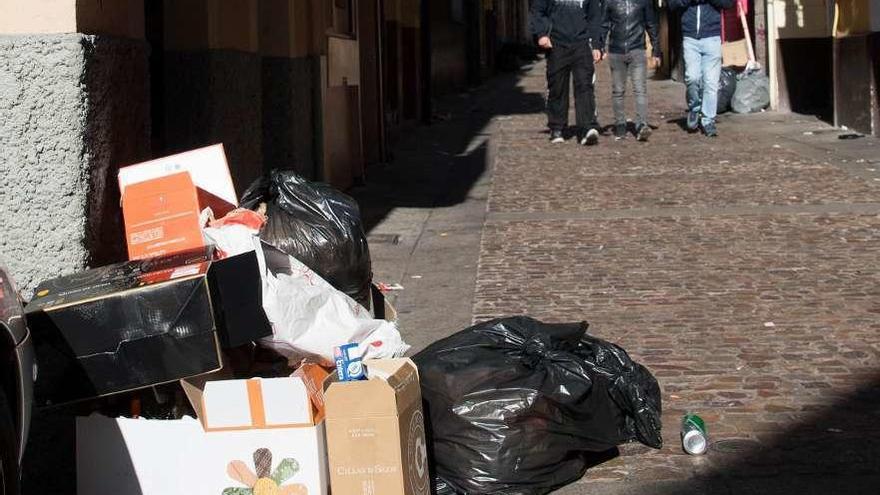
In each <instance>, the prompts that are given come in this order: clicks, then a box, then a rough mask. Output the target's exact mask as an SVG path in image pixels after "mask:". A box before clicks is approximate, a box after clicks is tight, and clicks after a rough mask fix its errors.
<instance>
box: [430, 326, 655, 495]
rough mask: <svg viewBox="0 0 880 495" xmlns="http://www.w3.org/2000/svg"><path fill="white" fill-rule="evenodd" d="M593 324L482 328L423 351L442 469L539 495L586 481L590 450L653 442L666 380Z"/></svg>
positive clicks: (445, 475)
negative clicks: (593, 333)
mask: <svg viewBox="0 0 880 495" xmlns="http://www.w3.org/2000/svg"><path fill="white" fill-rule="evenodd" d="M586 329H587V324H586V323H574V324H545V323H542V322H540V321H537V320H534V319H532V318H527V317H515V318H506V319H500V320H493V321H490V322H486V323H482V324H478V325H475V326H473V327H471V328H468V329H466V330H463V331H461V332H459V333H457V334H455V335H452V336H451V337H448V338H446V339H444V340H441V341H439V342H436V343H435V344H433V345H431V346H430V347H428V348H427V349H425V350H424V351H422V352H420V353H418V354H417V355H416V356H415V357H414V360H415V362H416V364H417V365H418V367H419V374H420V379H421V384H422V396H423V398H424V400H425V402H426V413H427V419H428V423H429V425H428V427H427V430H428V432H429V437H430V439H431V445H432V447H431V448H432V452H433V460H434V463H435V470H436V476H437V477H438V479H440V480H442V481H444V482H446V483H447V484H448V485H449V487H447V488H449V489H451V490H453V491H456V492H463V493H468V494H471V495H479V494H490V493H493V494H509V495H513V494H516V495H537V494H544V493H549V492H550V491H552V490H554V489H556V488H559V487H561V486H563V485H566V484H568V483H571V482H574V481H576V480H578V479H580V478H581V477H582V476H583V474H584V472H585V470H586V469H587V466H588V460H587V459H586V457H587V454H588V453H592V452H605V451H607V450H609V449H612V448H614V447H615V446H617V445H619V444H622V443H627V442H630V441H636V440H637V441H640V442H642V443H643V444H645V445H648V446H650V447H654V448H660V447H661V446H662V438H661V436H660V427H661V422H660V413H661V405H660V387H659V385H658V384H657V381H656V380H655V379H654V377H653V376H652V375H651V373H650V372H648V371H647V370H646V369H645V368H644V367H642V366H641V365H639V364H637V363H635V362H633V361H632V360H631V359H630V358H629V356H628V355H627V353H626V352H625V351H624V350H623V349H621V348H620V347H618V346H616V345H614V344H610V343H608V342H605V341H603V340H600V339H597V338H594V337H590V336H588V335H586Z"/></svg>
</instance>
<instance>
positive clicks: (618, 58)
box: [601, 0, 661, 141]
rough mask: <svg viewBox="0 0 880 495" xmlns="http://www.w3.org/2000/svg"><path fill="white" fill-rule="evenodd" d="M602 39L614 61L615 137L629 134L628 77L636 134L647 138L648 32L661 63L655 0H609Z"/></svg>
mask: <svg viewBox="0 0 880 495" xmlns="http://www.w3.org/2000/svg"><path fill="white" fill-rule="evenodd" d="M603 15H604V21H603V22H602V34H601V39H602V40H603V41H604V40H605V39H606V37H607V39H608V55H607V57H608V58H609V59H610V60H611V78H612V86H611V94H612V103H613V106H614V121H615V122H614V137H615V138H617V139H623V138H624V137H626V113H625V112H624V102H623V98H624V96H625V95H626V85H627V80H628V79H630V80H632V85H633V93H635V96H636V135H637V136H638V139H639V141H647V140H648V137H649V136H650V135H651V127H650V126H649V125H648V67H647V65H648V59H647V53H646V46H645V32H646V31H647V33H648V36H649V37H650V38H651V48H652V54H651V55H652V59H653V61H654V65H655V66H658V65H660V60H661V53H660V42H659V39H658V35H657V31H658V23H657V10H656V8H655V7H654V0H605V8H604V11H603Z"/></svg>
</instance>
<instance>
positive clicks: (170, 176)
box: [118, 144, 238, 260]
mask: <svg viewBox="0 0 880 495" xmlns="http://www.w3.org/2000/svg"><path fill="white" fill-rule="evenodd" d="M118 180H119V191H120V194H121V195H122V216H123V218H124V220H125V234H126V243H127V244H128V257H129V259H132V260H135V259H143V258H152V257H156V256H164V255H167V254H174V253H177V252H180V251H187V250H190V249H198V248H200V247H202V246H203V245H204V241H203V240H202V233H201V230H200V229H199V227H200V225H199V214H200V213H201V212H202V211H203V210H205V208H211V210H212V211H213V213H214V216H215V217H216V218H221V217H223V216H224V215H226V214H227V213H229V212H230V211H232V210H233V209H235V208H236V207H237V206H238V199H237V197H236V193H235V186H234V185H233V183H232V177H231V176H230V174H229V165H228V163H227V161H226V153H225V151H224V150H223V145H222V144H217V145H214V146H207V147H205V148H199V149H195V150H192V151H187V152H185V153H179V154H176V155H170V156H166V157H163V158H157V159H155V160H150V161H148V162H143V163H137V164H134V165H129V166H127V167H123V168H121V169H119V175H118Z"/></svg>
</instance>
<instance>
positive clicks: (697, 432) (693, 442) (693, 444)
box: [681, 413, 709, 455]
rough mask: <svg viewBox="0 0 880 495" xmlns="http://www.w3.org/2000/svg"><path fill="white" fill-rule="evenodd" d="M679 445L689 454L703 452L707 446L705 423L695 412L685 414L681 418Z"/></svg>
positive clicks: (707, 437)
mask: <svg viewBox="0 0 880 495" xmlns="http://www.w3.org/2000/svg"><path fill="white" fill-rule="evenodd" d="M681 446H682V448H683V449H684V451H685V452H687V453H688V454H691V455H700V454H705V453H706V449H708V448H709V436H708V434H707V432H706V423H705V422H704V421H703V418H701V417H699V416H697V415H696V414H691V413H688V414H685V415H684V417H683V418H682V420H681Z"/></svg>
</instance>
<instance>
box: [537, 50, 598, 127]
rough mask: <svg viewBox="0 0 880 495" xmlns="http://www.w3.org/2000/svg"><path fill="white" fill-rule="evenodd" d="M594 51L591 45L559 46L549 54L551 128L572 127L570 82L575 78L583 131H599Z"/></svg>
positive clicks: (548, 115) (577, 116) (576, 114)
mask: <svg viewBox="0 0 880 495" xmlns="http://www.w3.org/2000/svg"><path fill="white" fill-rule="evenodd" d="M594 70H595V69H594V67H593V52H592V51H591V50H590V48H589V46H587V43H578V44H577V45H574V46H557V47H554V48H553V49H552V50H550V52H549V53H548V54H547V86H548V89H549V90H550V94H549V96H548V98H547V126H548V127H549V128H550V129H551V130H559V131H561V130H563V129H564V128H565V126H566V125H567V124H568V95H569V87H570V83H569V80H570V79H574V110H575V118H576V119H577V127H578V131H579V132H585V131H587V130H590V129H596V128H598V127H599V124H598V123H597V122H596V110H595V108H594V105H595V98H594V96H593V71H594Z"/></svg>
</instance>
